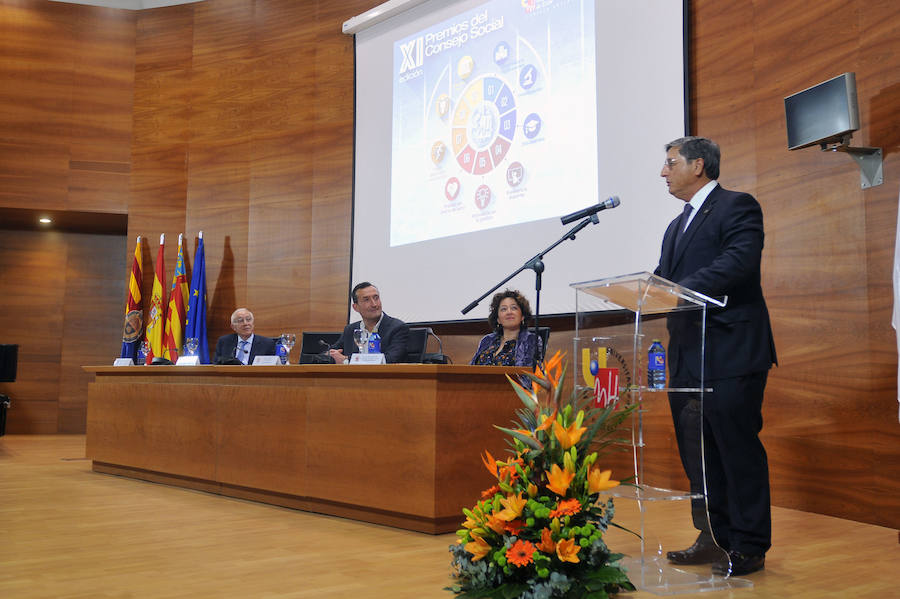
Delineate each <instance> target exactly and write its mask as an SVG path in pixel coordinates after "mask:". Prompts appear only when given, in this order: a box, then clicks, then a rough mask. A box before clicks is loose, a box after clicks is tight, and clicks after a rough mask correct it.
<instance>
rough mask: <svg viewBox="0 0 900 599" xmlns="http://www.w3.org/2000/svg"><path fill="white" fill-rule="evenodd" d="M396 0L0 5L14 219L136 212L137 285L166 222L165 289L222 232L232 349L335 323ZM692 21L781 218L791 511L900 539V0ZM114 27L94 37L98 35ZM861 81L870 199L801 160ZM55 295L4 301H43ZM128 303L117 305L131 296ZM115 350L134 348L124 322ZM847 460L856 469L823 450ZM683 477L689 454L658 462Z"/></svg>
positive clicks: (219, 250)
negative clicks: (810, 107) (896, 326)
mask: <svg viewBox="0 0 900 599" xmlns="http://www.w3.org/2000/svg"><path fill="white" fill-rule="evenodd" d="M377 3H378V2H376V1H374V0H307V1H304V2H294V1H291V0H208V1H207V2H202V3H196V4H189V5H184V6H173V7H166V8H159V9H153V10H145V11H136V12H130V11H126V12H125V13H123V11H114V10H108V9H98V8H94V7H84V6H71V5H64V4H60V3H47V2H27V1H22V2H9V1H7V2H0V53H2V56H3V57H4V60H3V61H2V62H0V112H2V114H4V115H10V117H9V118H4V119H2V121H0V206H5V207H11V208H30V209H34V208H47V209H58V210H83V211H97V210H99V211H104V212H118V213H124V212H125V211H126V210H127V213H128V217H129V224H128V243H127V244H124V245H127V246H128V247H127V248H126V247H123V246H120V247H121V250H120V251H121V254H120V255H121V256H122V257H123V261H122V262H120V265H119V266H118V273H116V274H115V275H113V276H111V277H110V280H112V279H115V277H116V276H118V277H120V278H121V279H122V283H119V285H121V286H124V277H125V274H126V272H127V266H125V265H124V261H129V262H130V254H131V251H132V246H131V244H132V243H133V240H134V238H135V236H137V235H138V234H142V235H144V236H146V237H147V238H148V240H150V242H151V243H149V244H148V246H147V247H146V249H145V255H144V272H145V287H144V288H145V295H148V294H149V288H150V286H149V284H150V281H151V280H152V276H153V275H152V273H153V260H155V256H156V239H157V238H158V235H159V233H166V234H167V235H168V236H169V244H168V245H167V250H166V263H167V264H168V269H167V271H168V272H167V279H170V276H171V272H172V270H173V268H174V264H175V247H176V246H175V243H174V236H175V235H177V233H179V232H185V233H186V234H187V239H188V242H187V247H188V248H189V249H190V250H193V248H194V244H195V239H196V234H197V231H199V230H203V231H204V237H205V240H206V258H207V275H208V288H209V297H210V300H211V304H210V309H209V314H210V318H209V331H210V337H211V342H213V343H214V342H215V338H216V337H217V336H218V335H221V334H224V333H226V332H228V331H229V327H228V321H227V319H228V316H229V315H230V313H231V311H232V310H233V309H234V307H236V306H237V305H239V304H241V305H243V304H246V305H248V306H249V307H250V308H251V309H252V310H253V311H254V313H255V314H256V317H257V322H258V326H259V330H260V332H261V333H263V334H270V335H275V334H277V333H279V332H281V331H282V330H288V329H290V330H295V331H297V332H298V333H299V332H300V331H302V330H304V329H305V330H312V329H318V330H339V329H340V328H341V327H342V326H343V325H344V323H345V321H346V310H347V298H346V294H347V290H348V288H349V287H350V284H351V281H350V280H349V261H350V218H351V207H352V172H353V109H354V89H353V62H354V57H353V40H352V38H350V37H348V36H344V35H342V34H341V32H340V26H341V23H342V22H343V21H344V20H346V19H347V18H349V17H351V16H353V15H356V14H359V13H362V12H364V11H366V10H368V9H369V8H372V7H373V6H374V5H376V4H377ZM690 11H691V12H690V29H691V39H690V41H689V47H690V73H689V81H690V98H691V126H692V130H693V132H694V133H697V134H700V135H706V136H709V137H712V138H713V139H716V140H717V141H718V142H719V143H720V144H721V146H722V149H723V164H722V176H721V181H722V183H723V184H724V185H725V186H726V187H732V188H736V189H742V190H746V191H749V192H751V193H753V194H754V195H755V196H756V197H757V198H758V199H759V201H760V203H761V204H762V206H763V210H764V213H765V220H766V233H767V235H766V249H765V251H764V254H763V287H764V290H765V292H766V295H767V298H768V301H769V307H770V310H771V313H772V319H773V327H774V330H775V336H776V344H777V347H778V353H779V358H780V366H779V367H778V368H777V369H775V370H773V372H772V374H771V377H770V380H769V386H768V392H767V397H766V402H765V408H764V412H765V413H764V416H765V420H766V426H765V428H764V430H763V437H764V441H765V443H766V444H767V446H768V447H769V454H770V460H771V462H772V486H773V499H774V501H775V503H776V504H780V505H787V506H796V507H805V508H808V509H816V510H819V511H822V512H824V513H828V514H834V515H851V516H852V517H855V518H860V519H865V520H866V521H869V522H877V523H882V524H890V525H892V526H900V519H898V518H900V517H898V515H897V514H898V513H900V510H898V509H897V505H896V499H893V498H894V497H896V496H897V489H896V483H895V482H893V481H896V480H900V464H898V462H900V449H898V448H900V434H898V432H897V420H896V418H897V403H896V397H897V396H896V373H897V370H896V368H897V357H896V346H895V341H894V333H893V330H892V329H891V327H890V311H891V307H892V304H891V299H890V293H891V268H892V260H893V242H894V227H895V223H896V217H897V189H898V186H900V175H898V174H897V173H900V152H898V149H900V121H898V119H897V118H896V113H897V106H898V105H900V49H898V42H897V40H898V39H900V6H898V4H897V3H896V2H893V1H891V0H872V1H866V2H863V0H853V1H850V2H843V1H840V0H825V1H824V2H819V3H816V4H809V3H807V2H803V1H801V0H787V1H783V0H752V1H750V2H737V3H735V2H731V3H728V2H718V1H716V0H692V2H691V3H690ZM95 28H98V29H104V31H103V32H102V33H98V34H97V36H96V45H94V44H93V42H88V41H87V38H86V35H87V32H89V31H92V30H93V29H95ZM129 40H133V41H129ZM844 71H855V72H856V74H857V85H858V91H859V104H860V115H861V119H862V128H861V130H860V131H859V132H858V133H857V134H856V135H855V137H854V145H873V146H881V147H883V148H884V153H885V161H884V174H885V183H884V185H882V186H879V187H876V188H872V189H868V190H861V189H860V188H859V170H858V167H857V166H856V164H855V163H854V162H853V161H852V160H851V159H850V158H848V157H847V156H845V155H840V154H835V153H823V152H820V151H819V150H818V149H816V148H810V149H804V150H800V151H796V152H789V151H787V149H786V135H785V125H784V116H783V101H782V100H783V97H784V96H785V95H788V94H790V93H793V92H795V91H798V90H800V89H803V88H805V87H807V86H809V85H812V84H814V83H817V82H819V81H822V80H825V79H827V78H829V77H832V76H834V75H837V74H840V73H841V72H844ZM129 81H131V82H132V83H129ZM129 119H130V121H129ZM663 141H666V140H660V142H661V143H662V142H663ZM129 144H130V147H129ZM123 147H125V148H127V149H128V151H125V152H123ZM648 151H658V148H648ZM126 179H127V180H128V182H129V183H128V187H127V192H126V191H125V187H124V183H123V181H124V180H126ZM35 202H40V205H35ZM3 247H4V248H7V247H8V248H9V249H8V250H6V249H4V252H6V251H8V252H10V254H9V255H8V256H4V257H2V258H0V259H2V260H3V261H4V262H3V263H4V264H6V263H10V264H14V263H17V260H16V257H17V256H19V255H20V254H19V252H20V249H19V248H17V247H13V246H11V245H4V246H3ZM33 251H34V252H36V253H39V254H40V253H42V252H44V253H46V252H45V251H44V250H40V249H38V248H35V249H34V250H33ZM192 253H193V252H192V251H191V254H192ZM100 264H102V262H101V263H100ZM49 276H51V277H52V276H55V275H52V274H51V275H49ZM47 285H48V283H47V279H46V277H45V278H42V279H41V280H40V281H36V289H28V290H23V291H22V292H21V295H20V296H18V298H17V299H16V298H13V299H10V300H5V301H12V302H13V304H14V305H16V306H18V305H21V304H23V303H27V302H28V301H29V300H31V299H40V297H41V294H42V293H46V291H45V290H46V287H47ZM50 286H52V285H50ZM167 286H168V283H167ZM120 289H121V288H120ZM17 294H18V292H17ZM114 295H115V301H110V302H109V303H110V304H111V305H113V304H115V303H116V301H119V302H121V301H122V300H121V298H122V297H123V292H122V291H120V290H117V291H116V293H115V294H114ZM103 297H105V296H102V294H100V295H98V296H97V303H98V305H105V304H106V303H107V302H106V300H104V299H103ZM109 297H110V298H112V297H113V296H112V295H110V296H109ZM386 309H387V311H388V312H390V306H389V305H386ZM118 311H121V308H117V312H118ZM30 318H32V317H31V316H26V318H25V319H24V321H23V322H30V321H29V319H30ZM118 318H119V316H118V314H117V316H116V319H115V320H116V321H117V320H118ZM34 325H35V326H39V325H40V323H34ZM25 326H26V325H24V324H23V329H24V328H25ZM57 326H58V327H59V326H61V325H59V324H58V325H57ZM119 326H120V325H118V324H116V327H115V328H116V329H118V328H119ZM552 326H553V327H554V335H553V337H552V344H551V345H552V347H557V348H562V349H564V350H568V349H569V346H568V343H567V341H563V339H564V338H565V335H566V334H568V335H570V334H571V326H570V325H567V324H565V323H564V322H558V321H554V322H553V324H552ZM57 330H60V329H59V328H57ZM62 330H64V331H65V328H63V329H62ZM436 330H437V332H438V334H439V335H440V336H441V337H442V339H443V341H444V351H445V353H447V354H449V355H450V356H451V357H452V359H453V360H454V362H456V363H458V364H459V363H467V362H468V360H469V359H470V357H471V354H472V351H473V349H474V346H475V344H476V343H477V340H478V339H479V338H480V336H481V335H482V334H483V333H484V331H483V327H482V326H481V324H480V323H479V324H466V325H440V326H438V327H437V329H436ZM109 338H110V339H111V340H113V341H112V342H111V343H112V344H113V345H116V344H117V343H118V330H116V331H114V332H113V333H111V334H110V337H109ZM45 349H46V348H41V349H40V350H39V351H38V350H34V351H32V350H29V351H28V352H26V354H25V358H24V360H25V364H24V365H23V367H24V368H25V369H26V371H27V370H28V369H29V368H34V369H35V370H34V372H38V371H41V370H40V367H39V366H38V365H39V364H40V363H41V362H42V360H44V359H45V358H44V356H45V355H47V354H45V353H44V350H45ZM56 351H57V354H55V355H58V352H59V351H61V350H58V349H57V350H56ZM435 351H436V348H435ZM102 356H104V360H103V361H104V362H105V360H106V354H105V353H104V354H102ZM32 359H34V360H35V366H34V367H32V366H29V365H28V362H30V361H31V360H32ZM28 384H36V383H28ZM16 385H18V383H16ZM41 401H42V402H44V403H40V404H39V403H38V401H37V400H36V401H35V402H33V403H28V404H27V405H26V406H25V407H23V412H21V413H15V412H13V413H12V415H11V418H16V419H17V418H19V414H24V413H26V412H27V413H28V414H29V416H28V419H26V422H34V423H38V422H40V423H49V422H55V421H57V420H58V419H59V415H58V407H59V406H58V403H57V398H56V397H55V396H54V397H53V399H51V400H41ZM71 401H75V400H74V397H72V398H71ZM71 401H70V399H67V400H66V402H67V403H71ZM73 405H75V404H73ZM29 419H30V420H29ZM12 422H16V420H15V419H14V420H11V423H12ZM19 422H23V421H19ZM17 426H18V425H17ZM23 426H26V429H27V427H29V426H32V424H28V425H23ZM34 426H36V427H38V428H35V429H33V430H46V429H45V428H40V427H44V426H45V424H40V425H37V424H34ZM28 430H32V429H28ZM870 441H872V443H874V445H873V444H872V443H870ZM835 452H837V453H840V454H841V456H842V457H841V460H842V461H841V463H840V467H839V468H838V467H836V466H835V462H833V461H830V460H828V459H827V456H828V455H831V454H832V453H835ZM677 467H678V464H677V460H675V458H674V457H671V461H670V462H664V463H661V464H660V465H659V468H660V472H663V471H665V469H666V468H675V469H677ZM846 469H854V473H853V474H850V473H846V474H845V470H846ZM673 476H675V475H673ZM676 478H677V476H676ZM824 480H828V481H831V482H832V483H833V484H834V485H835V486H840V487H841V488H842V490H841V492H840V493H829V492H827V490H826V489H825V488H824V487H822V483H821V481H824Z"/></svg>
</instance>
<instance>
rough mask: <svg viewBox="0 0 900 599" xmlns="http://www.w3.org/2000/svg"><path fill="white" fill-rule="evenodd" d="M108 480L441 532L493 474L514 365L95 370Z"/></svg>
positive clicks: (98, 443)
mask: <svg viewBox="0 0 900 599" xmlns="http://www.w3.org/2000/svg"><path fill="white" fill-rule="evenodd" d="M84 369H85V370H86V371H87V372H90V373H93V374H94V375H95V380H94V382H92V383H90V384H89V386H88V414H87V457H88V458H90V459H91V460H92V462H93V470H94V471H96V472H102V473H108V474H116V475H121V476H128V477H132V478H138V479H143V480H150V481H155V482H160V483H165V484H170V485H177V486H180V487H187V488H191V489H198V490H202V491H207V492H211V493H219V494H222V495H228V496H231V497H239V498H243V499H251V500H255V501H261V502H265V503H271V504H275V505H280V506H286V507H291V508H296V509H301V510H306V511H313V512H320V513H325V514H331V515H335V516H342V517H347V518H354V519H357V520H363V521H367V522H374V523H377V524H385V525H389V526H395V527H400V528H406V529H410V530H417V531H421V532H427V533H432V534H437V533H443V532H449V531H453V530H456V529H457V528H458V527H459V525H460V523H461V522H462V520H463V519H464V517H463V516H462V513H461V509H462V508H463V507H467V506H471V505H473V504H474V503H475V501H476V500H478V499H479V498H480V492H481V491H482V490H483V489H486V488H487V487H489V486H491V485H492V484H493V483H492V478H491V477H490V475H489V474H488V472H487V471H486V470H485V468H484V467H483V466H482V464H481V458H480V455H481V453H482V452H483V451H484V450H485V449H487V450H489V451H490V452H491V453H492V454H493V455H494V456H495V457H499V456H501V455H506V453H505V449H506V447H507V444H506V436H505V435H504V434H503V433H501V432H500V431H498V430H496V429H495V428H494V425H495V424H496V425H501V426H509V424H510V423H511V421H512V419H513V418H514V411H515V410H516V409H518V408H520V407H522V404H521V402H520V401H519V399H518V398H517V397H516V395H515V393H514V392H513V390H512V389H511V387H510V384H509V382H508V381H507V380H506V377H505V376H503V375H504V374H506V373H510V374H511V373H515V372H518V371H519V370H517V369H514V368H498V367H489V366H456V365H443V364H442V365H431V364H392V365H382V366H357V365H353V366H344V365H339V366H337V365H325V366H322V365H288V366H132V367H106V366H102V367H97V366H86V367H84Z"/></svg>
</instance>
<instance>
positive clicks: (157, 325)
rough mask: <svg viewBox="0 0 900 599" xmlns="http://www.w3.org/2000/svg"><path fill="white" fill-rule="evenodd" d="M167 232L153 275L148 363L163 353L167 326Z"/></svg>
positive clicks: (148, 332) (164, 235)
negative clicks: (165, 294)
mask: <svg viewBox="0 0 900 599" xmlns="http://www.w3.org/2000/svg"><path fill="white" fill-rule="evenodd" d="M165 250H166V234H165V233H163V234H161V235H160V236H159V252H158V253H157V254H156V274H155V275H154V276H153V291H152V292H151V293H150V313H149V316H150V317H149V318H148V319H147V342H148V343H149V344H150V353H149V354H147V363H148V364H149V363H150V361H151V360H152V358H156V357H162V355H163V329H164V328H165V316H166V304H165V301H166V300H165V298H164V297H163V294H164V293H165V292H164V290H163V280H164V279H165V278H166V265H165V258H166V257H165Z"/></svg>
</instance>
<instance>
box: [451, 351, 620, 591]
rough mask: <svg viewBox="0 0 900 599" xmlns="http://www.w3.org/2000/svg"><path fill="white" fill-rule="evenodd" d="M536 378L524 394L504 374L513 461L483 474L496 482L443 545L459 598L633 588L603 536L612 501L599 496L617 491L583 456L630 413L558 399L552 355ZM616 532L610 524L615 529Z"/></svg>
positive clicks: (593, 456)
mask: <svg viewBox="0 0 900 599" xmlns="http://www.w3.org/2000/svg"><path fill="white" fill-rule="evenodd" d="M540 366H541V367H540V368H539V369H538V373H537V374H528V375H527V376H528V378H529V379H531V381H532V385H531V387H532V388H531V389H530V390H528V389H526V388H525V387H524V386H522V385H521V384H519V383H518V382H517V381H516V380H513V379H512V378H510V377H507V378H508V379H509V381H510V383H511V384H512V385H513V388H514V389H515V391H516V393H517V394H518V396H519V398H520V399H521V400H522V402H523V403H524V404H525V408H524V409H520V410H518V411H517V412H516V414H517V416H518V419H519V422H518V423H516V426H517V427H518V428H503V427H499V426H498V427H497V428H498V429H500V430H502V431H503V432H505V433H506V434H508V435H509V436H510V439H509V444H510V446H511V454H512V457H510V459H508V460H505V461H502V460H496V459H494V457H493V456H492V455H491V454H490V453H489V452H487V451H485V453H484V455H483V458H482V459H483V461H484V465H485V467H486V468H487V469H488V470H489V471H490V472H491V474H492V475H493V476H496V478H497V482H496V484H495V485H494V486H492V487H491V488H489V489H487V490H485V491H483V492H482V493H481V500H480V501H478V503H476V504H475V506H474V507H472V509H464V510H463V513H464V514H465V516H466V520H465V522H463V528H462V529H460V530H459V531H457V533H456V534H457V536H458V537H459V538H458V541H457V544H455V545H451V547H450V552H451V555H452V563H453V568H454V572H453V578H454V579H455V584H454V585H453V586H451V587H448V590H450V591H452V592H454V593H455V594H456V595H457V597H461V598H469V599H476V598H478V599H482V598H492V599H501V598H502V599H551V598H566V599H568V598H578V599H601V598H605V597H608V596H609V595H610V594H611V593H615V592H617V591H619V590H634V586H633V585H632V584H631V582H630V581H629V580H628V577H627V576H626V575H625V572H624V571H623V570H622V568H621V567H620V566H618V565H617V564H616V562H617V561H618V560H619V559H621V557H622V556H621V555H619V554H614V553H611V552H610V550H609V549H608V548H607V546H606V544H605V543H604V541H603V533H604V532H605V531H606V530H607V528H608V526H610V525H611V524H612V518H613V502H612V499H611V498H610V499H608V500H607V501H606V502H605V503H603V502H600V493H601V492H603V491H606V490H608V489H611V488H613V487H616V486H618V485H619V484H620V483H619V481H615V480H611V478H610V476H611V474H612V473H611V471H610V470H604V469H603V468H602V467H600V466H598V465H597V460H598V458H599V454H598V453H597V452H596V451H591V444H592V443H593V442H595V441H596V442H597V443H598V444H599V449H601V450H602V449H604V448H606V447H607V446H608V445H609V444H610V443H612V441H611V440H610V439H609V436H610V434H611V433H612V432H614V431H615V430H616V429H617V428H618V426H619V425H620V424H621V423H622V421H624V420H625V418H626V416H627V415H628V413H629V412H630V410H628V409H625V410H615V407H614V406H611V407H608V408H604V409H599V408H594V407H593V406H591V405H590V397H589V395H588V394H579V393H577V392H573V394H572V398H571V400H570V401H568V402H563V401H562V400H561V395H562V379H563V377H564V373H565V367H563V365H562V356H561V355H560V353H559V352H557V353H556V355H554V356H553V358H551V359H550V360H549V361H548V362H547V363H546V364H542V365H540ZM614 526H615V525H614Z"/></svg>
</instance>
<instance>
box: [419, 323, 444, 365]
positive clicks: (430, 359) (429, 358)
mask: <svg viewBox="0 0 900 599" xmlns="http://www.w3.org/2000/svg"><path fill="white" fill-rule="evenodd" d="M425 333H426V334H427V335H429V336H431V337H434V338H435V339H437V342H438V353H436V354H429V353H425V354H422V362H424V363H425V364H448V363H449V362H450V359H449V358H448V357H447V356H445V355H444V343H443V342H442V341H441V338H440V337H438V336H437V335H435V334H434V330H433V329H432V328H431V327H426V328H425Z"/></svg>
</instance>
